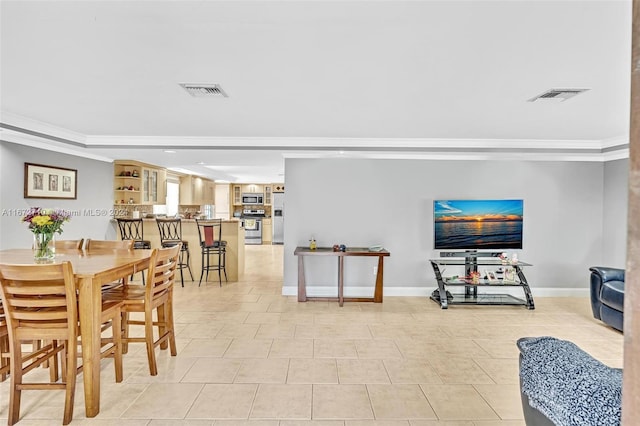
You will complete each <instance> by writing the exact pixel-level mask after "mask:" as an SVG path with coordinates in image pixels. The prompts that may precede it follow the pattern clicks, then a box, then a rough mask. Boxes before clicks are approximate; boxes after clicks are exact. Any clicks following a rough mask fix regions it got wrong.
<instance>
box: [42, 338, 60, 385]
mask: <svg viewBox="0 0 640 426" xmlns="http://www.w3.org/2000/svg"><path fill="white" fill-rule="evenodd" d="M43 344H44V345H46V344H47V342H43ZM51 345H52V346H53V348H55V347H56V346H58V342H56V341H55V340H53V341H52V342H51ZM60 356H61V357H64V354H63V355H60ZM63 360H64V359H62V361H61V362H63ZM43 365H47V364H43ZM47 366H48V367H49V380H51V383H53V382H57V381H58V378H59V377H60V372H59V371H58V354H55V355H53V356H52V357H51V359H50V360H49V362H48V365H47Z"/></svg>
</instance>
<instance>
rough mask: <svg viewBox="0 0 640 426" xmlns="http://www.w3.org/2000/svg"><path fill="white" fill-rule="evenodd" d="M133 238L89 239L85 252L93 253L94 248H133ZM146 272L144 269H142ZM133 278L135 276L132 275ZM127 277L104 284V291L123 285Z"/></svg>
mask: <svg viewBox="0 0 640 426" xmlns="http://www.w3.org/2000/svg"><path fill="white" fill-rule="evenodd" d="M133 243H134V242H133V240H124V241H120V240H92V239H87V242H86V244H85V246H84V250H85V252H87V253H89V254H91V251H92V250H133ZM142 272H144V271H142ZM132 278H133V276H132ZM127 281H128V279H127V278H122V279H121V280H118V281H112V282H110V283H104V284H102V291H106V290H109V289H111V288H115V287H118V286H121V285H124V284H126V282H127Z"/></svg>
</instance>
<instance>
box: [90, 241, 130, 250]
mask: <svg viewBox="0 0 640 426" xmlns="http://www.w3.org/2000/svg"><path fill="white" fill-rule="evenodd" d="M133 244H134V241H133V240H124V241H121V240H92V239H90V238H89V239H87V243H86V244H85V247H84V249H85V251H89V252H90V251H91V250H133Z"/></svg>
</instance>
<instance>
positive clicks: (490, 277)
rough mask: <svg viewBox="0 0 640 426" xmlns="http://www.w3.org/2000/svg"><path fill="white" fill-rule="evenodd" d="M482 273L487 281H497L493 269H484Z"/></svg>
mask: <svg viewBox="0 0 640 426" xmlns="http://www.w3.org/2000/svg"><path fill="white" fill-rule="evenodd" d="M484 275H485V277H487V281H488V282H489V283H491V284H493V283H497V282H498V277H497V276H496V273H495V272H493V271H484Z"/></svg>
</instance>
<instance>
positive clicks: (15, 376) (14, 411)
mask: <svg viewBox="0 0 640 426" xmlns="http://www.w3.org/2000/svg"><path fill="white" fill-rule="evenodd" d="M0 296H1V298H2V304H3V307H4V312H5V318H6V322H7V331H8V336H9V353H10V368H11V373H10V375H11V385H10V390H9V391H10V395H9V414H8V418H7V424H9V425H13V424H15V423H16V422H17V421H18V420H19V419H20V397H21V392H22V390H30V389H65V390H66V397H65V407H64V417H63V424H68V423H69V422H71V419H72V417H73V400H74V395H75V387H76V374H77V371H76V370H77V356H78V347H77V346H78V345H77V341H78V303H77V297H76V282H75V278H74V274H73V267H72V266H71V263H70V262H62V263H57V264H47V265H8V264H0ZM36 340H44V341H46V342H50V343H48V344H47V345H46V346H44V347H42V348H40V349H39V350H37V351H36V352H33V353H30V354H29V355H28V356H26V357H23V353H22V342H24V341H36ZM59 341H66V342H67V344H65V345H64V346H59V345H58V342H59ZM63 349H66V364H65V365H66V374H65V377H64V378H63V380H62V382H57V381H55V379H57V377H56V378H55V379H54V378H53V377H52V379H51V381H50V382H48V383H24V382H23V374H25V373H27V372H28V371H30V370H32V369H34V368H36V367H38V366H39V365H41V364H43V363H44V362H45V361H47V362H49V363H52V362H53V363H56V362H57V356H58V354H59V353H61V352H63ZM63 353H64V352H63ZM56 376H57V375H56Z"/></svg>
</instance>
